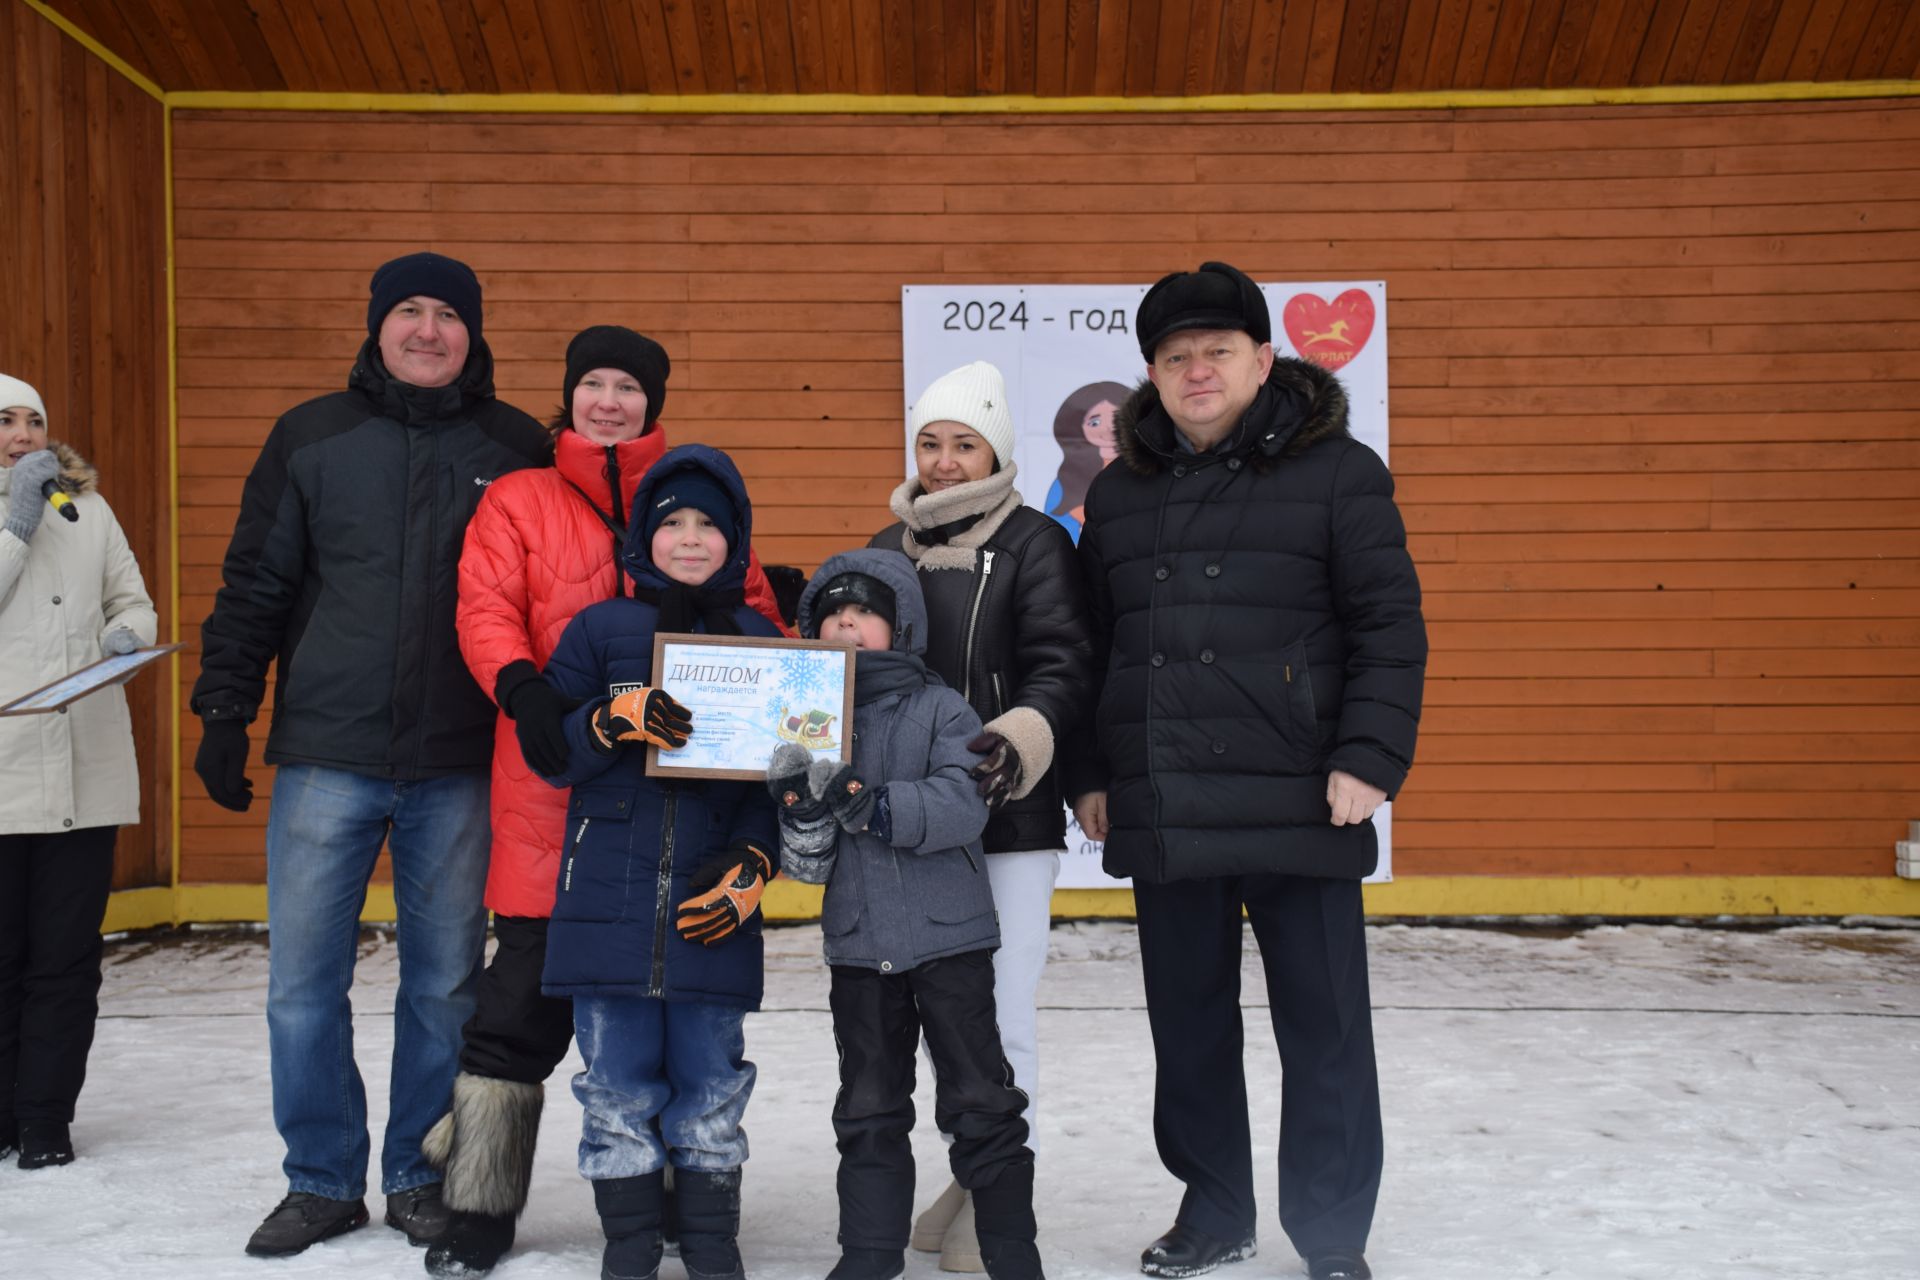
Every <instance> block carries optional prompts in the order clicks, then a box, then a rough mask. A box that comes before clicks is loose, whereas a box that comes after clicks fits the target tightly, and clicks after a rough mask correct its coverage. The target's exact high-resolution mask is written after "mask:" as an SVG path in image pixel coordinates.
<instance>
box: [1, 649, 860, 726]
mask: <svg viewBox="0 0 1920 1280" xmlns="http://www.w3.org/2000/svg"><path fill="white" fill-rule="evenodd" d="M184 648H186V646H185V645H180V644H156V645H148V646H147V647H146V648H144V649H135V650H134V651H133V652H132V653H116V654H110V655H108V656H107V657H104V658H102V659H100V661H98V662H95V663H91V664H89V665H87V666H84V667H82V668H80V669H79V670H78V671H75V672H71V673H69V674H68V675H64V676H62V677H60V678H59V679H58V680H55V681H54V682H53V683H52V684H49V685H42V686H41V687H40V688H38V689H35V690H34V691H33V692H32V693H23V694H21V695H20V696H19V697H17V698H15V699H14V700H13V701H12V702H9V703H7V704H6V705H5V706H0V716H38V715H46V714H48V713H49V712H53V711H58V710H60V708H62V707H67V706H71V705H73V704H74V703H75V702H78V701H79V700H80V699H82V698H84V697H86V696H87V695H88V694H90V693H98V692H100V690H102V689H110V688H112V687H113V686H114V685H117V684H125V683H126V682H127V681H129V680H131V679H133V678H134V677H135V676H137V675H139V674H140V673H141V672H142V671H144V670H146V669H147V667H149V666H151V665H152V664H153V663H155V662H158V661H159V660H160V659H162V658H164V657H166V656H167V655H168V654H170V653H175V652H177V651H179V650H181V649H184ZM848 687H849V688H851V687H852V686H851V685H849V686H848Z"/></svg>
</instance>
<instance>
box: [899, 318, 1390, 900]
mask: <svg viewBox="0 0 1920 1280" xmlns="http://www.w3.org/2000/svg"><path fill="white" fill-rule="evenodd" d="M1149 283H1150V282H1143V283H1141V284H1137V285H1117V284H1093V285H1051V284H1049V285H1017V284H1005V285H907V286H906V287H904V288H903V289H901V291H900V304H901V305H900V311H901V329H902V333H901V336H902V346H903V352H902V355H903V363H904V365H905V369H904V373H905V379H904V381H905V386H906V388H907V391H906V394H907V395H909V396H911V395H913V394H914V392H915V391H917V390H918V389H919V388H921V387H924V386H926V385H927V384H928V383H930V382H932V381H933V380H934V379H935V378H937V377H939V376H940V375H941V374H943V373H945V372H947V371H948V370H949V369H955V368H958V367H959V366H961V365H963V364H966V363H967V362H969V361H972V360H990V361H992V362H993V363H994V364H996V365H998V366H999V367H1000V371H1001V373H1003V374H1005V375H1006V379H1007V395H1008V399H1009V403H1010V407H1011V409H1012V411H1013V422H1014V433H1015V435H1014V461H1015V463H1016V465H1017V466H1018V467H1019V475H1018V477H1017V479H1016V484H1017V486H1018V488H1019V490H1020V494H1021V496H1022V497H1023V498H1024V499H1025V500H1026V502H1027V504H1028V505H1029V506H1032V507H1035V508H1037V509H1038V510H1040V511H1044V512H1045V513H1047V514H1048V515H1050V516H1052V517H1053V518H1054V519H1055V520H1058V521H1059V522H1060V523H1061V525H1063V526H1064V527H1065V528H1066V530H1067V532H1069V533H1070V534H1072V535H1073V536H1074V538H1075V539H1076V540H1078V538H1079V536H1080V519H1081V514H1082V511H1083V510H1084V508H1085V505H1086V500H1087V486H1088V485H1090V484H1092V483H1093V478H1094V476H1096V475H1098V474H1099V473H1100V469H1101V468H1102V467H1104V466H1106V465H1107V464H1108V463H1109V462H1111V461H1113V456H1114V444H1113V417H1114V414H1115V413H1116V412H1117V411H1118V410H1119V408H1120V406H1121V405H1122V404H1123V403H1125V401H1126V398H1127V396H1128V395H1129V394H1131V393H1132V391H1133V388H1134V387H1135V386H1137V385H1138V384H1139V383H1140V382H1141V381H1142V380H1143V379H1144V378H1145V377H1146V365H1145V364H1144V362H1143V361H1142V360H1141V358H1140V346H1139V338H1138V336H1137V335H1136V334H1134V333H1133V332H1132V326H1133V314H1134V311H1135V310H1136V309H1137V308H1138V307H1139V305H1140V299H1141V298H1142V297H1144V296H1145V295H1146V292H1147V288H1148V284H1149ZM1260 287H1261V289H1262V291H1263V292H1264V293H1265V294H1266V297H1267V308H1268V310H1269V311H1270V312H1271V314H1272V315H1273V319H1274V325H1273V347H1274V352H1275V354H1277V355H1287V356H1297V357H1299V358H1301V359H1305V360H1312V361H1314V362H1315V363H1317V364H1319V365H1321V366H1323V367H1325V368H1327V369H1331V370H1333V371H1334V372H1335V373H1337V374H1338V375H1339V376H1340V380H1341V382H1342V383H1344V384H1345V386H1346V389H1347V398H1348V400H1349V401H1350V402H1351V406H1352V412H1351V421H1352V430H1353V434H1354V436H1355V437H1356V438H1358V439H1360V440H1361V441H1363V442H1365V443H1366V444H1367V445H1369V446H1371V447H1372V448H1373V450H1374V451H1375V452H1376V453H1378V454H1379V455H1380V456H1381V458H1383V459H1386V460H1387V461H1388V465H1391V464H1392V460H1391V458H1389V457H1388V452H1387V444H1388V440H1387V434H1388V433H1387V290H1386V283H1385V282H1384V281H1380V280H1357V281H1305V282H1299V283H1288V284H1262V285H1261V286H1260ZM904 408H905V406H903V410H904ZM902 421H903V422H904V421H905V418H904V414H903V418H902ZM902 445H903V449H902V452H903V456H904V457H905V459H906V461H905V466H906V468H907V470H906V472H905V474H909V475H910V474H912V472H913V442H912V441H911V440H909V439H905V437H904V433H903V438H902ZM1391 811H1392V806H1391V805H1383V806H1382V807H1381V809H1380V811H1379V814H1378V816H1377V817H1376V818H1375V819H1374V822H1375V825H1376V826H1377V827H1378V828H1379V832H1380V870H1379V871H1378V872H1377V873H1376V875H1375V876H1374V877H1373V878H1374V879H1376V880H1387V879H1391V874H1390V869H1391V866H1392V831H1393V817H1392V812H1391ZM1099 851H1100V847H1099V845H1097V844H1094V843H1093V842H1091V841H1088V840H1087V839H1086V838H1085V837H1084V836H1083V835H1082V834H1081V833H1080V830H1079V828H1078V827H1077V826H1074V825H1072V824H1071V818H1069V830H1068V832H1067V857H1066V858H1065V859H1064V860H1063V862H1062V865H1061V871H1060V882H1059V883H1060V885H1061V887H1062V888H1103V887H1110V886H1112V885H1114V884H1115V883H1117V882H1116V881H1114V880H1111V879H1109V878H1107V876H1106V875H1105V874H1104V873H1103V872H1101V870H1100V857H1099Z"/></svg>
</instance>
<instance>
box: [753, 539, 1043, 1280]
mask: <svg viewBox="0 0 1920 1280" xmlns="http://www.w3.org/2000/svg"><path fill="white" fill-rule="evenodd" d="M800 630H801V634H802V635H806V636H814V637H818V638H820V639H823V640H835V641H839V642H841V643H843V644H851V645H853V646H854V647H855V648H856V649H857V650H858V651H859V653H858V656H857V657H856V658H855V666H854V694H853V706H854V712H853V725H852V729H853V741H854V757H853V760H852V762H851V763H841V762H839V761H837V760H833V759H826V760H820V761H817V762H816V761H813V759H812V757H811V755H810V753H808V752H807V751H806V750H805V749H804V748H801V747H798V746H791V745H789V746H783V747H782V748H781V749H780V752H779V753H777V754H776V755H775V756H774V760H773V765H772V767H771V768H770V769H769V771H768V787H769V789H770V790H771V791H772V792H773V796H774V800H775V801H776V802H777V803H778V804H779V806H780V823H781V837H780V842H781V860H782V864H783V866H784V867H785V869H786V871H787V873H788V874H789V875H791V876H793V877H794V878H795V879H797V880H802V881H807V882H809V883H815V884H818V883H821V882H823V881H824V882H825V883H826V886H827V893H826V901H825V904H824V907H823V909H822V914H821V931H822V933H823V934H824V935H825V945H826V954H827V963H828V965H829V966H831V968H832V990H831V995H830V997H829V1003H830V1004H831V1006H832V1009H833V1034H834V1039H835V1040H836V1042H837V1043H838V1044H839V1047H840V1090H839V1093H838V1094H837V1095H836V1097H835V1098H834V1105H833V1131H834V1135H835V1137H836V1139H837V1145H838V1147H839V1150H840V1175H839V1181H838V1187H839V1192H840V1247H841V1258H840V1261H839V1262H838V1263H837V1264H836V1265H835V1266H834V1268H833V1270H832V1271H831V1272H830V1273H829V1275H828V1280H892V1277H895V1276H898V1275H900V1274H901V1273H902V1271H903V1270H904V1267H905V1254H906V1247H907V1237H908V1228H909V1220H910V1218H911V1217H912V1212H913V1153H912V1151H911V1149H910V1147H909V1144H908V1139H907V1135H908V1133H909V1132H910V1131H911V1129H912V1128H913V1070H914V1062H913V1059H914V1053H915V1050H916V1049H917V1047H918V1044H919V1040H920V1034H921V1031H922V1029H923V1028H924V1030H925V1032H926V1038H927V1047H928V1049H929V1050H930V1051H931V1053H932V1055H933V1064H934V1071H935V1100H936V1101H935V1110H936V1113H937V1115H938V1118H939V1122H940V1128H941V1129H942V1130H943V1131H945V1132H947V1133H950V1134H952V1135H953V1146H952V1149H951V1151H950V1153H949V1160H950V1162H951V1164H952V1166H953V1176H954V1179H955V1180H956V1181H957V1182H959V1184H960V1185H961V1186H962V1187H965V1188H966V1189H967V1190H969V1191H971V1192H972V1193H973V1199H974V1209H975V1221H976V1224H977V1227H978V1232H979V1237H980V1256H981V1260H982V1261H983V1262H985V1263H986V1267H987V1274H988V1275H989V1276H991V1277H993V1280H1040V1255H1039V1252H1038V1250H1037V1249H1036V1248H1035V1245H1034V1236H1035V1228H1034V1218H1033V1152H1032V1150H1031V1149H1030V1148H1029V1147H1028V1146H1027V1145H1026V1139H1027V1123H1026V1121H1025V1120H1024V1119H1022V1113H1023V1112H1024V1111H1025V1110H1026V1106H1027V1099H1026V1095H1024V1094H1022V1093H1021V1092H1020V1091H1019V1090H1018V1089H1016V1088H1014V1087H1013V1086H1012V1083H1011V1082H1012V1080H1013V1069H1012V1068H1011V1067H1009V1066H1008V1065H1007V1060H1006V1054H1005V1053H1004V1052H1002V1050H1001V1046H1000V1036H999V1031H998V1028H997V1027H996V1026H995V1023H994V1013H993V951H994V948H996V947H997V946H999V944H1000V931H999V926H998V924H997V922H996V920H995V918H994V911H993V893H992V890H991V888H990V887H989V885H988V882H987V876H986V869H985V867H984V866H983V865H982V854H981V851H980V833H981V831H982V830H983V829H984V828H985V827H986V823H987V807H986V803H985V802H984V801H983V800H982V799H981V798H980V795H979V792H978V789H977V786H976V783H975V781H974V779H973V777H972V775H971V773H970V770H971V769H972V768H973V766H974V764H975V763H976V762H977V759H978V758H977V757H976V756H975V755H974V753H973V752H971V751H969V750H968V749H967V743H968V742H969V741H970V740H972V739H973V737H974V736H975V735H977V734H978V733H979V732H980V719H979V717H978V716H977V715H975V714H974V711H973V708H971V707H970V706H968V705H967V701H966V699H965V698H962V697H961V696H960V694H959V693H958V692H956V691H955V690H953V689H949V688H947V686H946V685H945V684H944V683H942V682H941V680H940V678H939V677H938V676H936V675H934V674H932V673H931V672H929V671H928V670H927V667H926V664H925V663H924V662H923V661H922V658H921V655H922V654H924V653H925V652H926V647H927V610H926V602H925V599H924V598H923V597H922V596H921V594H920V582H919V575H918V574H917V573H916V572H915V571H914V567H913V563H912V561H910V560H908V559H907V558H906V557H905V556H903V555H901V554H900V553H899V552H897V551H881V550H861V551H850V552H846V553H844V554H842V555H837V556H834V557H832V558H831V559H829V560H828V561H827V562H826V563H825V564H823V565H821V566H820V572H819V573H817V574H816V575H814V579H813V582H812V583H811V584H810V585H809V586H808V588H807V591H806V594H805V595H803V596H802V597H801V599H800Z"/></svg>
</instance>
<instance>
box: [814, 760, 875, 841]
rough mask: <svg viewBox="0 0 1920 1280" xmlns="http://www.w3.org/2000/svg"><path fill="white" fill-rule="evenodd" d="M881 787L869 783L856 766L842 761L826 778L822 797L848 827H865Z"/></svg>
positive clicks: (838, 818) (862, 829)
mask: <svg viewBox="0 0 1920 1280" xmlns="http://www.w3.org/2000/svg"><path fill="white" fill-rule="evenodd" d="M879 794H880V793H879V790H878V789H877V788H874V787H870V786H868V785H867V784H866V782H865V781H864V780H863V779H862V778H861V777H860V775H859V774H857V773H855V772H854V771H853V766H852V765H850V764H843V765H841V766H840V767H839V768H837V769H835V770H834V771H833V774H832V776H831V777H829V778H828V779H827V783H826V786H825V788H824V790H823V792H822V794H821V799H823V800H825V801H826V802H827V808H829V809H831V810H832V811H833V820H834V821H835V822H837V823H839V824H840V826H841V827H842V829H844V830H847V831H865V830H866V829H867V819H868V818H870V817H872V816H873V806H874V802H875V800H876V799H877V798H878V797H879Z"/></svg>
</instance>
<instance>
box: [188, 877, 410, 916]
mask: <svg viewBox="0 0 1920 1280" xmlns="http://www.w3.org/2000/svg"><path fill="white" fill-rule="evenodd" d="M174 900H175V903H176V905H177V910H176V915H177V917H178V919H177V920H176V921H175V923H177V924H216V923H220V924H225V923H247V924H260V923H264V922H265V920H266V918H267V886H265V885H263V884H183V885H181V886H180V887H179V888H178V889H176V890H175V891H174ZM393 919H394V910H393V886H392V885H387V884H372V885H368V886H367V900H366V902H365V904H364V905H362V906H361V908H360V920H361V922H362V923H364V924H390V923H392V921H393Z"/></svg>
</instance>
